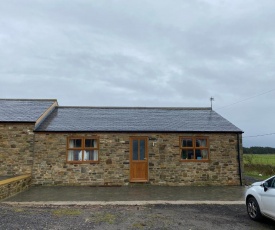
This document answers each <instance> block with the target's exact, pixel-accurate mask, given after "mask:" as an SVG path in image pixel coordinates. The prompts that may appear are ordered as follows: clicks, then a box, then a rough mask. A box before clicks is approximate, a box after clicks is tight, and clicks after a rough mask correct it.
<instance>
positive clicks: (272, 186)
mask: <svg viewBox="0 0 275 230" xmlns="http://www.w3.org/2000/svg"><path fill="white" fill-rule="evenodd" d="M270 187H271V188H275V177H273V182H272V184H271V186H270Z"/></svg>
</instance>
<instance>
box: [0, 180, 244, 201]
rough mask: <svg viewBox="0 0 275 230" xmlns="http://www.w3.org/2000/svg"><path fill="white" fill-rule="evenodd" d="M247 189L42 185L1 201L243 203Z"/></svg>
mask: <svg viewBox="0 0 275 230" xmlns="http://www.w3.org/2000/svg"><path fill="white" fill-rule="evenodd" d="M245 191H246V187H241V186H221V187H216V186H207V187H205V186H200V187H194V186H192V187H189V186H188V187H167V186H150V185H135V186H122V187H83V186H79V187H78V186H75V187H71V186H70V187H69V186H68V187H64V186H52V187H43V186H39V187H31V188H30V189H29V190H28V191H24V192H22V193H19V194H17V195H16V196H13V197H10V198H8V199H5V200H2V201H1V202H2V203H8V204H15V203H16V204H18V203H20V204H24V205H29V204H30V205H34V204H37V205H62V204H63V205H109V204H111V205H144V204H164V203H167V204H244V193H245Z"/></svg>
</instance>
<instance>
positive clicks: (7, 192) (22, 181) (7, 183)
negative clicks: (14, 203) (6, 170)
mask: <svg viewBox="0 0 275 230" xmlns="http://www.w3.org/2000/svg"><path fill="white" fill-rule="evenodd" d="M30 186H31V175H30V174H28V175H22V176H17V177H13V178H10V179H6V180H2V181H0V200H2V199H4V198H7V197H10V196H13V195H15V194H17V193H19V192H22V191H24V190H26V189H28V188H29V187H30Z"/></svg>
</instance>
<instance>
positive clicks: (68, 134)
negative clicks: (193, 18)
mask: <svg viewBox="0 0 275 230" xmlns="http://www.w3.org/2000/svg"><path fill="white" fill-rule="evenodd" d="M26 173H31V174H32V184H33V185H92V186H108V185H110V186H112V185H128V184H129V183H140V182H143V183H149V184H152V185H171V186H184V185H240V184H241V182H242V131H241V130H240V129H239V128H237V127H236V126H234V125H233V124H232V123H230V122H229V121H227V120H226V119H225V118H223V117H222V116H220V115H219V114H218V113H216V112H215V111H213V110H211V108H173V107H172V108H161V107H156V108H149V107H143V108H141V107H138V108H135V107H64V106H59V105H58V103H57V101H56V100H16V99H1V100H0V176H11V175H21V174H26Z"/></svg>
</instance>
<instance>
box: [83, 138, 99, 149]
mask: <svg viewBox="0 0 275 230" xmlns="http://www.w3.org/2000/svg"><path fill="white" fill-rule="evenodd" d="M85 147H87V148H97V139H85Z"/></svg>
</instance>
